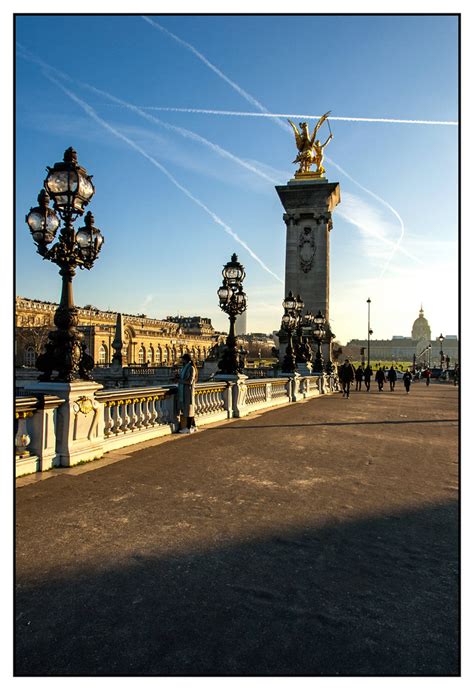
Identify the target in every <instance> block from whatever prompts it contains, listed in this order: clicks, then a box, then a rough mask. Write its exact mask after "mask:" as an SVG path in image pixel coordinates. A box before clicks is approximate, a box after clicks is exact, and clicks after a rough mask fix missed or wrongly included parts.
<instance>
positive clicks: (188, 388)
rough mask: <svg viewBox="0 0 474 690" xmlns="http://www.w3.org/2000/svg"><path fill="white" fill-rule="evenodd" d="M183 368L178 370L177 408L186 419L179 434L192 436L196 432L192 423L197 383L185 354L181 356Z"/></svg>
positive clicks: (188, 356)
mask: <svg viewBox="0 0 474 690" xmlns="http://www.w3.org/2000/svg"><path fill="white" fill-rule="evenodd" d="M182 364H183V366H182V367H181V369H180V370H179V382H178V408H179V411H180V413H181V414H182V415H183V417H184V418H185V419H186V428H184V429H181V430H180V431H179V433H180V434H192V433H193V432H194V431H196V422H195V421H194V414H195V411H194V389H195V384H196V381H197V369H196V365H195V364H194V362H193V360H192V359H191V356H190V355H189V354H188V353H187V352H185V353H184V355H183V356H182Z"/></svg>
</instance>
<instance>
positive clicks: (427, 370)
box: [423, 369, 431, 386]
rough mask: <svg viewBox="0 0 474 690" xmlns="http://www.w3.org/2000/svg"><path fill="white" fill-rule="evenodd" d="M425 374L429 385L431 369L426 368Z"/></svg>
mask: <svg viewBox="0 0 474 690" xmlns="http://www.w3.org/2000/svg"><path fill="white" fill-rule="evenodd" d="M423 376H424V378H425V381H426V385H427V386H429V385H430V378H431V369H425V370H424V372H423Z"/></svg>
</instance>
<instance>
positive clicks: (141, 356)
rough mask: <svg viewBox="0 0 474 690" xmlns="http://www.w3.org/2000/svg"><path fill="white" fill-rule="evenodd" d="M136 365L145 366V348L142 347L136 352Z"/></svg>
mask: <svg viewBox="0 0 474 690" xmlns="http://www.w3.org/2000/svg"><path fill="white" fill-rule="evenodd" d="M138 364H145V348H144V347H143V345H142V346H141V347H140V349H139V350H138Z"/></svg>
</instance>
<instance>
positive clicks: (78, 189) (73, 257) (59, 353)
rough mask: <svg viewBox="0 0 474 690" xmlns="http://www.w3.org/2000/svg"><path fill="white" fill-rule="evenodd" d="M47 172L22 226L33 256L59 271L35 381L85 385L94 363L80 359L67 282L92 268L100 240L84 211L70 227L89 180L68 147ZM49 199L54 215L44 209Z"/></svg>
mask: <svg viewBox="0 0 474 690" xmlns="http://www.w3.org/2000/svg"><path fill="white" fill-rule="evenodd" d="M47 170H48V175H47V177H46V179H45V181H44V189H42V190H41V192H40V194H39V195H38V202H39V206H37V207H35V208H32V209H30V212H29V213H28V215H27V216H26V222H27V224H28V226H29V228H30V232H31V234H32V237H33V240H34V242H35V243H36V245H37V252H38V254H40V255H41V256H42V257H43V258H44V259H48V261H52V262H53V263H55V264H56V265H57V266H59V268H60V271H59V274H60V276H61V277H62V292H61V300H60V303H59V306H58V308H57V310H56V312H55V315H54V324H55V326H56V328H57V330H55V331H50V333H49V340H48V342H47V344H46V352H45V353H43V354H41V355H40V356H39V357H38V359H37V360H36V368H37V369H38V370H39V371H41V372H43V374H42V375H41V376H40V377H39V380H40V381H51V377H52V374H53V371H56V372H57V375H56V376H55V378H54V380H55V381H62V382H71V381H74V380H76V379H85V380H90V379H91V378H92V377H91V374H90V371H91V370H92V369H93V367H94V361H93V359H92V357H91V356H90V355H88V354H86V345H85V343H84V336H83V334H82V333H80V332H79V331H78V330H76V327H77V325H78V324H79V316H78V310H77V307H75V306H74V301H73V293H72V279H73V277H74V275H75V273H76V268H77V267H79V268H87V269H91V268H92V266H93V264H94V261H95V260H96V259H97V256H98V254H99V252H100V249H101V247H102V245H103V243H104V238H103V237H102V234H101V232H100V230H98V229H97V228H95V227H94V217H93V215H92V214H91V213H90V211H89V212H88V213H87V214H86V216H85V219H84V221H85V224H84V227H82V228H79V230H78V231H77V232H76V230H75V229H74V225H73V222H74V221H75V220H76V219H77V218H78V216H82V214H83V213H84V207H85V206H87V204H88V203H89V201H90V200H91V198H92V196H93V195H94V192H95V189H94V185H93V184H92V177H91V176H90V175H88V173H87V171H86V170H85V168H82V167H81V166H80V165H79V164H78V162H77V153H76V152H75V151H74V149H73V148H69V149H67V150H66V151H65V153H64V159H63V161H61V162H59V163H55V164H54V166H53V167H52V168H50V167H48V168H47ZM51 200H52V202H53V207H54V211H53V210H52V209H50V208H49V204H50V201H51ZM58 215H59V218H58ZM60 219H61V220H62V221H63V226H62V228H61V231H60V233H59V238H58V241H57V242H56V243H55V244H53V245H52V247H50V248H48V244H51V242H53V240H54V239H55V236H56V231H57V229H58V227H59V224H60Z"/></svg>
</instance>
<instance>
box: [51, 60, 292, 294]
mask: <svg viewBox="0 0 474 690" xmlns="http://www.w3.org/2000/svg"><path fill="white" fill-rule="evenodd" d="M44 76H45V77H46V78H47V79H49V80H50V81H51V82H52V83H53V84H56V86H57V87H58V88H60V89H61V90H62V91H63V92H64V93H65V94H66V95H67V96H69V98H70V99H71V100H73V101H74V102H75V103H77V104H78V105H79V106H80V107H81V108H82V109H83V110H84V111H85V112H86V113H87V114H88V115H89V116H90V117H91V118H92V119H93V120H95V121H96V122H97V123H98V124H100V125H101V126H102V127H104V128H105V129H107V130H108V131H109V132H111V133H112V134H113V135H114V136H116V137H117V138H118V139H121V140H122V141H124V142H125V143H126V144H128V145H129V146H130V147H131V148H132V149H135V151H137V152H138V153H140V154H141V155H142V156H144V157H145V158H146V159H147V160H149V161H150V163H152V164H153V165H154V166H155V167H157V168H158V169H159V170H161V172H162V173H163V174H164V175H166V177H167V178H168V179H169V180H170V181H171V182H172V183H173V184H174V185H175V186H176V187H177V188H178V189H180V190H181V191H182V192H183V193H184V194H185V195H186V196H187V197H188V198H189V199H191V200H192V201H194V203H195V204H197V205H198V206H199V207H200V208H202V209H203V211H205V212H206V213H207V214H208V215H209V216H211V218H212V220H213V221H214V222H215V223H216V224H217V225H220V226H221V227H222V228H223V229H224V230H225V232H226V233H227V234H228V235H230V236H231V237H232V238H233V239H234V240H235V241H236V242H238V243H239V244H240V245H241V246H242V247H244V249H246V250H247V251H248V253H249V254H250V256H251V257H252V258H253V259H255V261H257V263H259V264H260V266H261V267H262V268H263V269H264V270H265V271H267V273H270V275H272V276H273V277H274V278H276V279H277V280H278V282H280V283H283V280H282V279H281V278H280V277H279V276H277V274H276V273H274V272H273V271H272V270H271V269H270V268H268V266H267V265H266V264H264V262H263V261H262V260H261V259H260V257H258V256H257V255H256V254H255V252H254V251H253V250H252V249H251V248H250V247H249V246H248V244H247V243H246V242H244V241H243V240H242V239H240V237H239V236H238V235H237V234H236V233H235V232H234V230H232V228H231V227H230V226H229V225H227V224H226V223H224V221H223V220H221V218H219V216H218V215H217V214H215V213H214V212H213V211H211V209H209V208H208V207H207V206H206V205H205V204H203V203H202V201H200V200H199V199H197V198H196V197H195V196H193V194H191V192H190V191H189V190H188V189H186V187H183V185H182V184H180V183H179V182H178V181H177V180H176V178H174V177H173V175H171V173H169V172H168V170H167V169H166V168H165V167H164V166H163V165H161V163H159V162H158V161H157V160H156V159H155V158H153V156H150V154H148V153H147V152H146V151H145V150H144V149H142V147H141V146H139V145H138V144H137V143H135V142H134V141H133V140H132V139H129V138H128V137H127V136H125V134H122V132H120V131H119V130H117V129H115V127H112V125H110V124H109V123H108V122H106V121H105V120H104V119H103V118H101V117H100V116H99V115H98V114H97V113H96V111H95V110H94V108H92V106H90V105H89V104H88V103H86V102H85V101H83V100H82V99H81V98H79V96H77V95H76V94H74V93H73V92H72V91H70V90H69V89H67V88H66V87H65V86H64V85H63V84H61V82H59V81H58V80H57V79H55V78H54V77H53V76H51V74H48V73H47V72H44Z"/></svg>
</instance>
